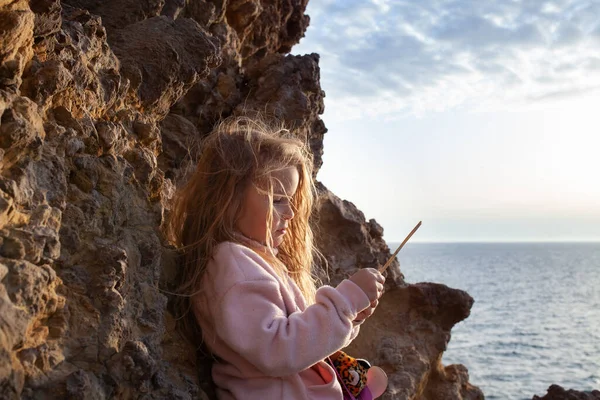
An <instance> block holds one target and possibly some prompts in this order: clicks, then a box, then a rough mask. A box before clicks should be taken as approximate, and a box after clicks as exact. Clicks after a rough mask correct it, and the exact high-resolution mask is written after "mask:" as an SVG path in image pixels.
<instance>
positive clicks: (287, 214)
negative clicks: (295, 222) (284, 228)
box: [281, 204, 296, 220]
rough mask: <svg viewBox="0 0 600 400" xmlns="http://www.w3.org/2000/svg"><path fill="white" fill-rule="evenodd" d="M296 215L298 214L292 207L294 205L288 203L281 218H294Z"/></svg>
mask: <svg viewBox="0 0 600 400" xmlns="http://www.w3.org/2000/svg"><path fill="white" fill-rule="evenodd" d="M294 215H296V214H294V210H293V209H292V205H291V204H288V206H287V207H286V208H285V209H284V210H283V212H282V213H281V218H283V219H287V220H290V219H292V218H294Z"/></svg>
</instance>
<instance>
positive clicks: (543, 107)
mask: <svg viewBox="0 0 600 400" xmlns="http://www.w3.org/2000/svg"><path fill="white" fill-rule="evenodd" d="M306 14H308V15H309V16H310V18H311V23H310V26H309V28H308V30H307V32H306V36H305V37H304V38H303V39H302V40H301V41H300V43H299V44H298V45H296V46H295V47H294V48H293V49H292V54H307V53H319V54H320V62H319V65H320V68H321V87H322V89H323V90H324V91H325V93H326V97H325V113H324V114H323V115H322V118H323V120H324V122H325V125H326V126H327V128H328V130H329V131H328V132H327V134H326V135H325V139H324V151H325V153H324V156H323V167H322V169H321V170H320V171H319V174H318V176H317V179H318V180H320V181H321V182H323V183H324V184H325V186H327V187H328V188H329V189H330V190H331V191H332V192H334V193H335V194H336V195H338V196H339V197H341V198H342V199H346V200H349V201H351V202H353V203H354V204H355V205H356V206H357V207H358V208H359V209H360V210H362V211H363V212H364V214H365V217H366V218H367V219H371V218H374V219H376V220H377V221H378V222H379V223H380V224H381V225H382V226H383V227H384V239H385V240H387V241H388V242H395V241H401V240H402V239H403V238H404V237H405V236H406V235H407V234H408V232H410V230H411V229H412V227H413V226H414V225H415V224H416V223H417V222H418V221H420V220H422V221H423V226H422V227H421V228H420V229H419V231H418V232H417V233H416V234H415V236H413V239H411V241H415V242H417V241H420V242H488V241H493V242H495V241H499V242H518V241H600V177H599V176H600V135H599V132H598V131H599V129H600V1H599V0H596V1H586V0H556V1H535V0H530V1H526V0H521V1H519V0H486V1H481V0H410V1H402V0H397V1H394V0H310V1H309V3H308V8H307V11H306Z"/></svg>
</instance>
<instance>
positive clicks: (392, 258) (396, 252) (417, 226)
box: [379, 221, 422, 273]
mask: <svg viewBox="0 0 600 400" xmlns="http://www.w3.org/2000/svg"><path fill="white" fill-rule="evenodd" d="M421 222H422V221H419V223H418V224H417V225H416V226H415V227H414V228H413V230H412V231H410V233H409V234H408V236H407V237H406V239H404V241H403V242H402V243H401V244H400V246H398V248H397V249H396V251H395V252H394V254H392V256H391V257H390V259H389V260H387V262H386V263H385V265H384V266H383V267H381V268H380V269H379V272H382V273H383V271H385V270H386V269H387V267H389V266H390V264H391V263H392V261H394V258H395V257H396V254H398V252H399V251H400V250H401V249H402V247H404V245H405V244H406V242H408V239H410V237H411V236H412V235H413V234H414V233H415V232H416V231H417V229H419V227H420V226H421Z"/></svg>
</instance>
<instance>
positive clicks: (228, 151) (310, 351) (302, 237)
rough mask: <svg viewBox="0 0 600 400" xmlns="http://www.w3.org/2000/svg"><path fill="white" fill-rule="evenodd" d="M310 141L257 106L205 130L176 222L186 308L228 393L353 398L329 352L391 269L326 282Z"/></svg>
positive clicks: (368, 310)
mask: <svg viewBox="0 0 600 400" xmlns="http://www.w3.org/2000/svg"><path fill="white" fill-rule="evenodd" d="M312 165H313V162H312V158H311V155H310V153H309V151H308V150H307V148H306V146H305V145H304V144H303V143H302V142H301V141H300V140H298V139H296V138H294V137H293V136H292V135H291V134H290V133H289V132H288V131H287V130H285V129H273V128H271V127H268V126H267V125H266V124H264V123H261V122H258V121H256V120H251V119H248V118H235V119H229V120H227V121H224V122H222V123H221V124H220V125H218V126H217V127H216V129H215V130H214V131H213V132H212V133H211V134H210V135H209V136H208V137H207V138H206V139H205V140H204V141H203V143H202V148H201V155H200V159H199V162H198V165H197V168H196V170H195V172H194V173H193V174H192V176H191V178H190V179H189V181H188V182H187V184H186V185H185V186H184V187H183V188H182V189H181V190H180V191H179V192H178V194H177V195H176V196H175V201H174V204H173V208H172V211H171V215H170V218H169V222H168V226H167V234H168V235H169V237H170V238H171V240H172V241H173V242H174V243H175V244H176V245H177V246H178V247H181V249H182V271H181V274H180V279H181V281H180V284H181V285H180V287H179V292H180V293H183V294H185V295H187V296H184V297H181V299H182V300H183V302H182V303H183V304H182V305H181V304H180V309H181V310H182V312H185V311H187V310H191V311H192V313H188V314H190V315H192V316H193V320H190V319H188V320H187V321H188V322H191V323H192V324H197V325H198V326H199V327H200V328H201V329H200V331H201V334H202V339H203V342H204V345H205V346H206V347H207V348H208V350H209V351H210V352H211V353H212V354H213V355H214V357H215V360H216V362H215V363H214V365H213V367H212V377H213V380H214V382H215V384H216V389H217V396H218V398H219V399H261V400H263V399H340V400H341V399H342V398H343V394H342V388H341V386H340V384H339V383H338V381H337V379H336V375H335V371H334V370H333V368H332V367H331V366H330V365H329V364H328V363H326V362H324V359H325V358H326V357H328V356H329V355H330V354H332V353H334V352H336V351H337V350H339V349H341V348H343V347H345V346H347V345H348V344H349V343H350V342H351V341H352V340H353V339H354V338H355V337H356V335H357V334H358V331H359V325H360V324H361V323H362V322H363V321H364V319H365V318H367V317H369V316H370V315H371V314H372V313H373V310H374V309H375V307H376V306H377V303H378V299H379V297H380V296H381V293H382V290H383V283H384V281H385V278H384V277H383V276H382V275H381V274H380V273H379V272H378V271H377V270H375V269H361V270H359V271H358V272H357V273H355V274H354V275H353V276H352V277H350V278H349V279H347V280H344V281H342V283H340V284H339V285H338V286H337V287H335V288H334V287H331V286H322V287H320V288H319V289H318V290H315V282H314V279H313V278H312V275H311V270H310V269H311V265H312V261H313V243H312V238H313V236H312V232H311V229H310V226H309V216H310V213H311V209H312V205H313V200H314V195H315V188H314V185H313V181H312Z"/></svg>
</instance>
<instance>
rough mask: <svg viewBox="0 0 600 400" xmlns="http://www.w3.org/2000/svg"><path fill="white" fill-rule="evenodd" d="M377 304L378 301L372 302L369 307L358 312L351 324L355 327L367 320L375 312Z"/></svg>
mask: <svg viewBox="0 0 600 400" xmlns="http://www.w3.org/2000/svg"><path fill="white" fill-rule="evenodd" d="M377 304H379V301H378V300H375V301H372V302H371V305H370V306H369V307H367V308H365V309H364V310H362V311H361V312H359V313H358V315H356V318H355V319H354V321H353V322H354V323H355V324H357V325H358V324H361V323H362V322H363V321H364V320H365V319H367V318H369V317H370V316H371V315H373V313H374V312H375V308H376V307H377Z"/></svg>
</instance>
